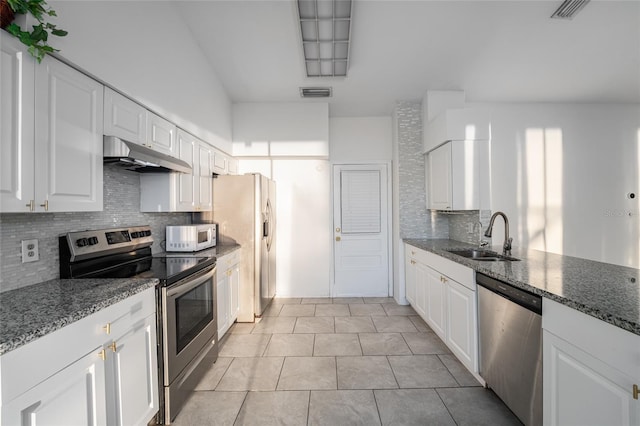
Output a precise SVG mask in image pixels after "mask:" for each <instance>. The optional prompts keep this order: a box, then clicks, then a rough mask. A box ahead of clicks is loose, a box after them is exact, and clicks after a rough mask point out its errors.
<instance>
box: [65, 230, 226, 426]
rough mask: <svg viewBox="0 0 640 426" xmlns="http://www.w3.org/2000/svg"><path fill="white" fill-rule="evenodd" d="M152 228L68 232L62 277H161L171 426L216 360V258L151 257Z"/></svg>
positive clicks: (161, 359) (164, 387)
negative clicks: (205, 372)
mask: <svg viewBox="0 0 640 426" xmlns="http://www.w3.org/2000/svg"><path fill="white" fill-rule="evenodd" d="M152 244H153V235H152V234H151V228H150V227H149V226H137V227H129V228H113V229H98V230H91V231H79V232H69V233H66V234H64V235H62V236H60V237H59V246H60V278H129V277H131V278H137V277H141V278H149V277H150V278H158V279H159V280H160V284H159V285H158V287H157V288H156V301H157V318H158V323H157V331H158V370H159V381H158V383H159V384H160V389H159V396H160V411H159V414H158V419H157V421H158V423H160V424H170V423H171V421H172V420H173V419H174V418H175V416H176V415H177V414H178V412H179V411H180V409H181V408H182V406H183V405H184V402H185V401H186V399H187V398H188V396H189V394H190V393H191V392H192V391H193V389H194V388H195V386H196V385H197V382H198V381H199V379H200V378H201V377H202V374H203V373H204V371H206V370H207V369H208V368H209V367H210V366H211V364H212V363H213V362H215V361H216V359H217V357H218V331H217V330H218V326H217V307H216V258H215V257H213V256H203V255H198V254H197V253H195V254H191V255H188V254H184V256H179V257H153V255H152V254H151V245H152Z"/></svg>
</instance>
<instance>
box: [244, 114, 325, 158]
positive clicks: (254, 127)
mask: <svg viewBox="0 0 640 426" xmlns="http://www.w3.org/2000/svg"><path fill="white" fill-rule="evenodd" d="M233 155H235V156H302V157H308V156H312V157H323V158H326V157H328V156H329V104H327V103H321V102H283V103H238V104H234V105H233Z"/></svg>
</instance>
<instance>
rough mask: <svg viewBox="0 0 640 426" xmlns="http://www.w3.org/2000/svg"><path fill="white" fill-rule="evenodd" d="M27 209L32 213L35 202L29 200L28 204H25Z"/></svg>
mask: <svg viewBox="0 0 640 426" xmlns="http://www.w3.org/2000/svg"><path fill="white" fill-rule="evenodd" d="M26 206H27V207H29V211H30V212H32V211H34V210H35V209H36V202H35V200H29V204H26Z"/></svg>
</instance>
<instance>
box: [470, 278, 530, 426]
mask: <svg viewBox="0 0 640 426" xmlns="http://www.w3.org/2000/svg"><path fill="white" fill-rule="evenodd" d="M476 282H477V283H478V327H479V330H478V332H479V342H480V376H482V378H483V379H484V380H485V381H486V383H487V387H489V388H491V389H493V391H494V392H495V393H496V395H498V396H499V397H500V399H502V400H503V401H504V403H505V404H506V405H507V407H509V408H510V409H511V411H513V413H514V414H515V415H516V416H517V417H518V418H519V419H520V420H521V421H522V422H523V423H524V424H526V425H532V426H534V425H536V426H537V425H541V424H542V327H541V326H542V298H541V297H540V296H537V295H535V294H531V293H528V292H526V291H523V290H520V289H518V288H515V287H513V286H511V285H510V284H506V283H504V282H502V281H498V280H496V279H494V278H491V277H488V276H486V275H483V274H480V273H478V274H476Z"/></svg>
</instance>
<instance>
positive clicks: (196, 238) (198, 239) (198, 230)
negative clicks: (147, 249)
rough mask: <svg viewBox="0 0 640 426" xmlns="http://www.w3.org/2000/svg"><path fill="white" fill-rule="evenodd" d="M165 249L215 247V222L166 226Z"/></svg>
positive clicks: (195, 249) (194, 249)
mask: <svg viewBox="0 0 640 426" xmlns="http://www.w3.org/2000/svg"><path fill="white" fill-rule="evenodd" d="M166 232H167V236H166V243H167V245H166V251H199V250H204V249H208V248H210V247H215V245H216V224H215V223H208V224H205V225H182V226H167V231H166Z"/></svg>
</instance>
